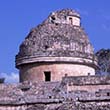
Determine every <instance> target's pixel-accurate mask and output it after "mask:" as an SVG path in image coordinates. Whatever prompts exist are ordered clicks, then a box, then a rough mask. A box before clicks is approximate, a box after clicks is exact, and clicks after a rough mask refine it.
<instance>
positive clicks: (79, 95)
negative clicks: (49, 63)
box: [0, 76, 110, 110]
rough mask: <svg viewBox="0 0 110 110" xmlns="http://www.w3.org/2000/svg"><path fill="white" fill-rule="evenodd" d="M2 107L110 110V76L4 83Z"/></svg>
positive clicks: (0, 86) (13, 109)
mask: <svg viewBox="0 0 110 110" xmlns="http://www.w3.org/2000/svg"><path fill="white" fill-rule="evenodd" d="M69 86H72V87H75V88H73V89H71V90H69V89H68V87H69ZM89 86H90V87H91V88H89ZM99 86H100V87H99ZM87 87H88V88H89V89H86V90H85V89H84V88H87ZM79 88H80V89H79ZM92 88H93V89H92ZM0 110H110V77H109V76H102V77H101V76H100V77H99V76H82V77H65V78H63V80H62V82H28V81H26V82H23V83H19V84H0Z"/></svg>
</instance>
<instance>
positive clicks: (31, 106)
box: [0, 9, 110, 110]
mask: <svg viewBox="0 0 110 110" xmlns="http://www.w3.org/2000/svg"><path fill="white" fill-rule="evenodd" d="M80 19H81V17H80V15H79V14H78V13H77V12H75V11H74V10H71V9H63V10H60V11H56V12H52V13H51V14H50V15H49V16H48V18H47V19H46V20H45V21H43V23H41V24H40V25H38V26H37V27H35V28H33V29H32V30H31V31H30V33H29V34H28V35H27V37H26V38H25V40H24V41H23V42H22V44H21V45H20V49H19V52H18V54H17V55H16V67H17V68H18V69H19V74H20V83H18V84H0V110H110V77H109V76H96V75H95V70H96V69H97V68H98V64H97V58H96V56H95V55H94V50H93V47H92V45H91V43H90V41H89V39H88V36H87V34H86V33H85V31H84V29H83V28H82V25H81V21H80Z"/></svg>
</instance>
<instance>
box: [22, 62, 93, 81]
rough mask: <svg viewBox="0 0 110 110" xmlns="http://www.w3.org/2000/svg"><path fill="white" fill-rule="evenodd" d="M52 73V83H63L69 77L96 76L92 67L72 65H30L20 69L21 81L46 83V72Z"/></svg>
mask: <svg viewBox="0 0 110 110" xmlns="http://www.w3.org/2000/svg"><path fill="white" fill-rule="evenodd" d="M48 71H49V72H51V76H50V77H51V81H61V80H62V78H63V77H64V76H65V74H66V75H68V76H82V75H85V76H87V75H88V74H90V75H95V70H94V68H92V67H89V66H86V65H81V64H80V65H79V64H70V63H67V64H66V63H65V64H64V63H63V64H62V63H56V64H55V63H50V64H45V63H44V64H38V63H37V64H35V63H34V64H28V65H24V66H22V67H21V68H20V81H21V82H22V81H45V74H44V72H48Z"/></svg>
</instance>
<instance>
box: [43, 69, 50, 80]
mask: <svg viewBox="0 0 110 110" xmlns="http://www.w3.org/2000/svg"><path fill="white" fill-rule="evenodd" d="M44 75H45V81H51V72H50V71H44Z"/></svg>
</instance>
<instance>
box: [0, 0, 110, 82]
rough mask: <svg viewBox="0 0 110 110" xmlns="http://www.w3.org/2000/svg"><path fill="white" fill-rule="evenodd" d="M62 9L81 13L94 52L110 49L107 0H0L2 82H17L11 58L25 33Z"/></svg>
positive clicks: (108, 6)
mask: <svg viewBox="0 0 110 110" xmlns="http://www.w3.org/2000/svg"><path fill="white" fill-rule="evenodd" d="M63 8H71V9H74V10H76V11H78V12H79V13H80V14H81V22H82V26H83V27H84V29H85V31H86V33H87V34H88V36H89V39H90V41H91V43H92V45H93V47H94V49H95V52H96V51H98V50H99V49H101V48H105V49H108V48H110V43H109V42H110V0H0V76H1V77H5V78H6V82H17V81H18V79H19V78H18V73H19V71H18V70H17V69H16V68H15V55H16V54H17V53H18V51H19V45H20V44H21V43H22V41H23V40H24V39H25V37H26V35H27V34H28V33H29V31H30V30H31V29H32V28H33V27H35V26H37V25H38V24H40V23H42V21H43V20H45V19H46V18H47V16H48V15H49V14H50V13H51V12H52V11H56V10H60V9H63Z"/></svg>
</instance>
